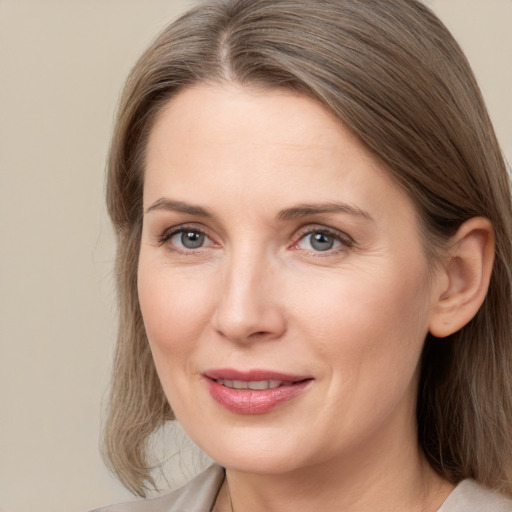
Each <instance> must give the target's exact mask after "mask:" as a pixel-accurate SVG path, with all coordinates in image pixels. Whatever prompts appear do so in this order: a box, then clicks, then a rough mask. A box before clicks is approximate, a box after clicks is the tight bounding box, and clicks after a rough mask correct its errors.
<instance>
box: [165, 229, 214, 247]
mask: <svg viewBox="0 0 512 512" xmlns="http://www.w3.org/2000/svg"><path fill="white" fill-rule="evenodd" d="M172 238H174V240H171V241H172V242H174V243H175V244H176V245H178V246H180V245H181V246H182V247H184V248H185V249H199V248H200V247H203V245H204V242H205V238H206V237H205V235H204V234H203V233H200V232H199V231H182V232H181V233H176V234H175V235H174V236H173V237H172Z"/></svg>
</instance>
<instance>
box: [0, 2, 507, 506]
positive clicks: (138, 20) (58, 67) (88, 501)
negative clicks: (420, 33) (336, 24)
mask: <svg viewBox="0 0 512 512" xmlns="http://www.w3.org/2000/svg"><path fill="white" fill-rule="evenodd" d="M188 3H189V4H190V1H189V2H188ZM428 3H429V5H431V6H432V7H433V8H434V10H435V11H436V12H437V13H438V14H439V15H440V16H441V18H442V19H443V20H444V21H445V22H446V24H447V25H448V27H449V28H450V29H451V30H452V32H453V33H454V35H455V36H456V37H457V39H458V40H459V42H460V43H461V44H462V46H463V48H464V49H465V51H466V53H467V55H468V57H469V60H470V62H471V63H472V65H473V68H474V70H475V73H476V75H477V78H478V80H479V82H480V84H481V87H482V89H483V92H484V96H485V98H486V100H487V103H488V107H489V110H490V113H491V117H492V119H493V120H494V123H495V126H496V129H497V132H498V136H499V139H500V141H501V144H502V146H503V149H504V151H505V154H506V155H507V156H508V159H509V161H511V160H512V127H511V119H512V97H511V96H512V65H511V62H512V30H511V26H512V0H485V1H483V0H432V1H430V2H428ZM186 5H187V2H186V1H185V0H181V1H173V0H166V1H164V0H144V1H143V0H139V1H136V0H0V509H1V510H2V511H3V512H34V511H38V512H79V511H85V510H87V509H88V508H90V507H92V506H96V505H100V504H105V503H108V502H112V501H116V500H121V499H126V498H127V497H129V495H128V493H127V491H125V490H124V489H122V487H121V486H120V484H118V483H117V482H116V481H115V479H114V478H113V477H112V476H110V474H109V473H108V472H107V470H106V469H105V468H104V466H103V463H102V461H101V459H100V456H99V451H98V445H99V433H100V421H101V410H102V400H103V398H104V394H105V391H106V387H107V383H108V372H109V366H110V360H111V355H112V351H113V341H114V337H115V328H116V318H115V305H114V292H113V282H112V265H113V251H114V245H113V238H112V233H111V229H110V226H109V222H108V219H107V217H106V214H105V207H104V199H103V193H104V166H105V155H106V151H107V146H108V140H109V136H110V133H111V129H112V118H113V113H114V110H115V106H116V103H117V99H118V94H119V91H120V88H121V86H122V83H123V80H124V78H125V76H126V74H127V73H128V70H129V68H130V67H131V65H132V64H133V63H134V62H135V59H136V58H137V56H138V55H139V54H140V53H141V51H142V50H143V49H144V48H145V47H146V46H147V44H148V43H149V42H150V41H151V39H152V38H153V37H154V35H156V33H157V32H158V31H159V30H160V29H161V28H163V26H165V24H166V22H167V21H169V20H170V19H172V18H173V17H174V16H175V15H176V13H178V12H181V11H183V10H184V7H185V6H186ZM175 460H177V459H176V458H175V459H171V465H172V464H173V461H175ZM181 474H182V473H181V471H178V472H177V476H176V480H175V481H174V482H175V483H178V482H179V481H180V478H181V479H182V478H183V477H180V475H181Z"/></svg>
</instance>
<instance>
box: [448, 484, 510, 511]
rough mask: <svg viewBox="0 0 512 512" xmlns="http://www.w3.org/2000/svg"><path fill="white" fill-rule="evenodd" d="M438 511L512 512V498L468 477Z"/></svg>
mask: <svg viewBox="0 0 512 512" xmlns="http://www.w3.org/2000/svg"><path fill="white" fill-rule="evenodd" d="M438 512H512V500H511V499H509V498H507V497H506V496H503V495H502V494H500V493H498V492H496V491H491V490H489V489H487V488H486V487H483V486H481V485H480V484H478V483H476V482H475V481H474V480H471V479H468V480H463V481H462V482H461V483H460V484H459V485H457V487H455V489H454V490H453V491H452V493H451V494H450V495H449V496H448V498H447V499H446V501H445V502H444V503H443V505H442V506H441V508H440V509H439V510H438Z"/></svg>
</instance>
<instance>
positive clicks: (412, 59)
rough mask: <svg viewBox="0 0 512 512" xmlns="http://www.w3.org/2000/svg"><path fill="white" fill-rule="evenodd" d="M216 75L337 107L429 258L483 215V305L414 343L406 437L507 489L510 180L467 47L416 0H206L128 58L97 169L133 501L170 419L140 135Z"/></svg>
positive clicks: (438, 461) (124, 473) (148, 482)
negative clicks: (147, 272) (149, 256)
mask: <svg viewBox="0 0 512 512" xmlns="http://www.w3.org/2000/svg"><path fill="white" fill-rule="evenodd" d="M223 82H234V83H238V84H240V85H242V86H258V87H266V88H287V89H291V90H293V91H295V92H298V93H301V94H304V95H307V96H309V97H312V98H315V99H316V100H317V101H318V102H320V103H321V104H323V105H324V106H325V107H326V108H327V109H329V110H330V111H331V112H333V113H334V114H335V115H336V116H337V118H338V119H339V120H340V122H341V123H343V124H344V125H345V126H346V127H348V128H349V129H350V130H351V131H352V132H353V133H354V134H355V135H356V136H357V137H358V138H359V139H360V140H361V141H362V142H363V143H364V144H365V145H366V146H367V147H368V148H369V149H370V150H371V151H372V152H373V153H374V154H375V155H376V156H377V157H378V158H379V159H380V160H381V162H382V163H383V164H384V165H385V166H386V167H387V168H388V170H389V172H390V174H391V175H392V176H393V177H394V179H395V181H396V183H398V184H399V185H400V186H401V187H403V189H404V190H405V191H406V192H407V193H408V194H409V196H410V197H411V198H412V200H413V201H414V203H415V205H416V208H417V210H418V212H419V217H420V222H421V230H422V235H423V238H424V245H425V248H426V252H427V256H428V258H429V261H430V258H434V257H435V255H436V252H437V250H438V249H439V248H440V247H442V246H443V243H446V242H447V240H448V239H449V238H450V237H451V236H453V234H454V233H455V232H456V231H457V229H458V227H460V225H461V224H462V223H463V222H465V221H466V220H468V219H470V218H472V217H476V216H483V217H486V218H487V219H489V220H490V222H491V223H492V225H493V227H494V231H495V238H496V255H495V261H494V267H493V272H492V276H491V282H490V286H489V290H488V294H487V297H486V299H485V301H484V303H483V305H482V307H481V308H480V310H479V311H478V313H477V314H476V316H475V317H474V318H473V319H472V320H471V321H470V322H469V323H468V324H467V325H466V326H465V327H463V328H462V329H461V330H460V331H458V332H456V333H455V334H453V335H451V336H449V337H447V338H444V339H442V340H441V339H436V338H434V337H433V336H432V335H430V334H429V335H428V336H427V339H426V341H425V347H424V350H423V354H422V360H421V375H420V382H419V392H418V403H417V423H418V439H419V444H420V447H421V449H422V450H423V452H424V454H425V456H426V458H427V460H428V461H429V463H430V464H431V465H432V467H433V468H434V469H435V470H436V471H437V472H438V473H440V474H441V475H442V476H444V477H445V478H447V479H448V480H450V481H451V482H453V483H457V482H458V481H460V480H462V479H464V478H468V477H472V478H474V479H476V480H477V481H478V482H480V483H482V484H484V485H486V486H488V487H490V488H493V489H497V490H500V491H501V492H504V493H506V494H509V495H512V427H511V425H512V314H511V311H512V308H511V305H512V304H511V302H512V296H511V290H512V288H511V280H512V275H511V263H512V252H511V251H512V206H511V190H510V183H509V178H508V175H507V170H506V164H505V160H504V157H503V155H502V154H501V152H500V148H499V145H498V142H497V140H496V136H495V133H494V130H493V127H492V125H491V122H490V120H489V116H488V114H487V111H486V108H485V105H484V101H483V98H482V95H481V93H480V90H479V88H478V85H477V83H476V80H475V78H474V76H473V74H472V71H471V69H470V66H469V64H468V62H467V60H466V58H465V56H464V54H463V53H462V51H461V49H460V47H459V46H458V44H457V43H456V41H455V40H454V39H453V37H452V36H451V34H450V33H449V31H448V30H447V29H446V27H445V26H444V25H443V24H442V23H441V22H440V21H439V19H438V18H437V17H436V16H435V15H434V14H433V13H432V12H431V11H430V10H429V9H428V8H427V7H426V6H425V5H423V4H422V3H421V2H420V1H418V0H386V1H382V0H220V1H219V0H218V1H215V0H212V1H207V2H202V3H200V4H199V5H197V6H196V7H195V8H193V9H192V10H191V11H189V12H188V13H186V14H184V15H183V16H182V17H181V18H179V19H178V20H177V21H175V22H174V23H172V24H171V25H170V26H168V27H167V28H166V29H165V30H164V31H163V33H161V35H160V36H159V37H158V38H157V39H156V40H155V41H154V43H153V44H152V45H151V46H150V47H149V49H148V50H147V51H146V52H145V53H144V54H143V55H142V57H141V58H140V60H139V61H138V62H137V64H136V65H135V67H134V68H133V70H132V72H131V74H130V75H129V78H128V80H127V83H126V86H125V89H124V92H123V95H122V98H121V101H120V106H119V109H118V114H117V120H116V124H115V130H114V135H113V140H112V144H111V150H110V156H109V161H108V177H107V204H108V211H109V214H110V217H111V219H112V222H113V224H114V227H115V229H116V234H117V264H116V272H117V291H118V299H119V308H120V310H119V315H120V325H119V332H118V339H117V348H116V354H115V360H114V371H113V379H112V383H111V394H110V402H109V403H110V408H109V414H108V418H107V422H106V427H105V443H104V453H105V457H106V460H107V463H108V464H109V465H110V468H111V469H112V470H113V471H114V472H115V473H116V474H117V476H118V477H119V479H120V480H121V481H122V483H123V484H124V485H125V486H126V487H127V488H128V489H130V490H131V491H132V492H134V493H136V494H139V495H141V496H144V495H145V494H146V491H147V490H149V489H150V487H151V486H154V481H153V479H152V476H151V471H152V464H151V461H150V460H149V456H148V443H149V438H150V436H151V434H152V433H153V432H156V431H157V430H158V429H159V427H161V426H162V425H163V424H164V423H165V422H166V421H168V420H171V419H173V413H172V411H171V408H170V406H169V404H168V402H167V400H166V398H165V396H164V393H163V390H162V388H161V385H160V382H159V380H158V377H157V374H156V371H155V367H154V364H153V361H152V357H151V353H150V349H149V345H148V341H147V337H146V334H145V330H144V325H143V320H142V316H141V311H140V307H139V303H138V297H137V265H138V253H139V245H140V236H141V229H142V215H143V210H142V191H143V178H144V161H145V151H146V145H147V140H148V134H149V133H150V131H151V129H152V126H153V124H154V122H155V119H156V117H157V116H158V114H159V112H160V111H161V109H162V107H163V106H164V105H165V104H166V103H167V102H168V101H169V100H170V99H171V98H172V97H174V96H175V95H176V94H177V93H178V92H179V91H181V90H183V89H185V88H188V87H192V86H193V85H195V84H219V83H223ZM176 129H179V128H178V127H176Z"/></svg>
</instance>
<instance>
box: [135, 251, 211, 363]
mask: <svg viewBox="0 0 512 512" xmlns="http://www.w3.org/2000/svg"><path fill="white" fill-rule="evenodd" d="M198 282H201V286H198ZM211 285H212V283H211V280H209V279H206V278H204V277H203V279H199V280H198V279H195V278H194V279H191V278H190V275H184V274H183V273H180V272H176V271H172V269H169V268H161V265H160V266H158V265H151V264H150V263H149V262H146V261H145V260H144V259H143V258H141V262H140V264H139V273H138V293H139V302H140V307H141V312H142V317H143V319H144V325H145V328H146V332H147V336H148V339H149V342H150V345H151V349H152V351H153V355H154V357H155V363H156V364H157V366H158V365H159V361H158V356H159V355H160V354H162V355H166V354H171V355H172V358H173V360H179V359H180V357H181V356H184V355H186V354H188V353H190V352H191V351H192V350H194V348H195V342H196V341H197V340H198V338H199V337H200V333H201V332H202V330H203V329H204V327H205V325H206V322H207V321H208V320H209V318H210V317H211V308H212V305H211V298H212V297H213V296H214V295H213V293H212V292H211Z"/></svg>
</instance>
